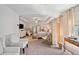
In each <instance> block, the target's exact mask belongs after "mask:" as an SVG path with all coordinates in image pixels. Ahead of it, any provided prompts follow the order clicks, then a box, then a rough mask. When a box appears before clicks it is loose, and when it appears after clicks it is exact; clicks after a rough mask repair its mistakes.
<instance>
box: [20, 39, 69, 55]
mask: <svg viewBox="0 0 79 59" xmlns="http://www.w3.org/2000/svg"><path fill="white" fill-rule="evenodd" d="M21 54H22V53H21ZM25 55H67V53H63V52H62V51H61V50H60V49H58V48H51V47H50V46H49V45H48V44H46V43H44V40H43V39H39V40H35V39H32V40H31V41H30V42H29V47H28V48H25Z"/></svg>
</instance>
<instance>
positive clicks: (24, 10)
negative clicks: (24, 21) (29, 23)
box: [5, 4, 75, 18]
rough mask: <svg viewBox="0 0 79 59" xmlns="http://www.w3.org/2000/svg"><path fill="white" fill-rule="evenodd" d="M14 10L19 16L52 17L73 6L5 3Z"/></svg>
mask: <svg viewBox="0 0 79 59" xmlns="http://www.w3.org/2000/svg"><path fill="white" fill-rule="evenodd" d="M5 6H8V7H9V8H11V9H12V10H14V11H15V12H16V13H17V14H18V15H19V16H24V17H26V16H52V18H54V17H56V16H58V15H59V14H61V12H63V11H65V10H67V9H69V8H70V7H73V6H75V5H73V4H6V5H5Z"/></svg>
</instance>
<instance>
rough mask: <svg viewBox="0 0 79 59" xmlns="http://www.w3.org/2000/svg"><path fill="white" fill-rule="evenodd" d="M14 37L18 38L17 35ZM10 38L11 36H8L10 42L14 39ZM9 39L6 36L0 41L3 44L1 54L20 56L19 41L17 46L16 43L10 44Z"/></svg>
mask: <svg viewBox="0 0 79 59" xmlns="http://www.w3.org/2000/svg"><path fill="white" fill-rule="evenodd" d="M14 36H16V35H14ZM9 37H11V36H10V35H8V39H10V40H11V39H13V38H9ZM18 38H19V37H18ZM8 39H7V38H6V36H5V37H2V39H1V41H0V44H1V45H0V46H1V51H2V53H1V54H3V55H19V54H20V47H19V41H18V42H17V43H16V44H15V43H14V42H10V41H9V40H8ZM16 39H17V38H16ZM7 40H8V41H7ZM13 44H14V45H13Z"/></svg>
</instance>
